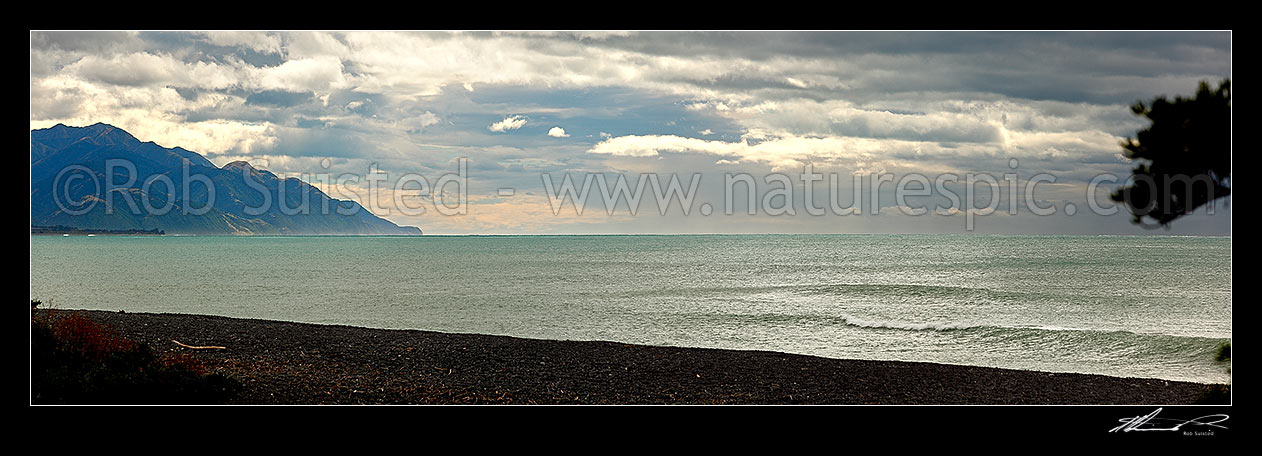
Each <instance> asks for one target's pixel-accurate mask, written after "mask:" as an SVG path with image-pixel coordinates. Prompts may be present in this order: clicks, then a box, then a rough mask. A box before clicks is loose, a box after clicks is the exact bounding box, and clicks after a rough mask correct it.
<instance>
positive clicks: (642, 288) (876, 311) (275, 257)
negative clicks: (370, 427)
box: [30, 235, 1232, 383]
mask: <svg viewBox="0 0 1262 456" xmlns="http://www.w3.org/2000/svg"><path fill="white" fill-rule="evenodd" d="M30 291H31V298H32V299H37V300H40V301H42V302H44V303H45V305H46V306H52V307H55V308H61V309H96V310H109V311H127V312H170V313H189V314H206V315H220V316H228V317H242V318H259V319H269V320H285V321H296V322H307V323H324V324H340V325H353V326H364V327H371V328H392V329H422V330H431V331H443V332H458V333H480V334H498V335H508V336H517V337H526V338H541V339H559V340H604V341H617V342H624V343H634V344H649V345H665V346H681V347H709V348H725V349H748V350H767V351H776V352H786V353H798V354H807V355H816V356H823V357H830V358H849V359H869V360H899V361H920V362H933V363H946V364H962V365H973V366H989V367H1000V368H1010V369H1024V370H1038V371H1049V372H1075V373H1089V374H1102V375H1110V376H1119V377H1143V378H1156V379H1165V380H1183V381H1194V382H1207V383H1208V382H1213V383H1227V382H1230V365H1229V364H1228V363H1224V362H1220V361H1217V360H1216V355H1217V353H1218V348H1219V346H1220V345H1222V344H1224V343H1226V342H1228V341H1230V339H1231V334H1232V333H1231V327H1232V326H1231V315H1232V307H1231V238H1230V237H1196V236H1191V237H1188V236H1155V235H1149V236H990V235H663V236H649V235H591V236H588V235H567V236H433V235H426V236H381V237H360V236H294V237H284V236H252V237H251V236H222V237H221V236H91V237H90V236H68V237H66V236H60V235H58V236H31V283H30Z"/></svg>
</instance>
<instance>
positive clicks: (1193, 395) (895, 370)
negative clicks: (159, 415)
mask: <svg viewBox="0 0 1262 456" xmlns="http://www.w3.org/2000/svg"><path fill="white" fill-rule="evenodd" d="M60 312H84V313H85V315H88V316H90V317H91V318H93V319H95V320H97V321H100V322H102V323H105V324H108V325H110V326H113V327H114V328H116V329H118V330H119V331H120V332H121V333H122V334H124V335H126V336H128V337H130V338H133V339H135V340H139V341H145V342H148V343H149V345H151V346H152V347H154V348H155V350H157V351H158V352H177V351H185V352H190V353H192V354H193V355H194V356H196V357H197V358H199V359H200V360H202V361H203V362H204V363H205V365H206V366H207V368H208V369H209V370H210V371H212V372H220V373H224V374H227V375H229V376H231V377H234V378H236V379H238V380H240V381H241V383H242V384H243V386H244V388H243V391H242V393H241V394H240V395H239V396H238V397H237V398H235V399H234V400H233V403H240V404H1191V403H1194V402H1196V401H1197V400H1198V398H1200V397H1201V396H1202V394H1204V392H1205V391H1206V389H1207V387H1208V385H1205V384H1199V383H1189V382H1175V381H1165V380H1156V379H1136V378H1119V377H1108V376H1102V375H1088V374H1065V373H1046V372H1033V371H1021V370H1009V369H996V368H987V367H971V366H955V365H944V364H932V363H912V362H898V361H865V360H844V359H831V358H821V357H815V356H806V355H793V354H785V353H776V352H767V351H744V350H720V349H704V348H676V347H656V346H644V345H632V344H623V343H617V342H583V341H555V340H539V339H522V338H516V337H507V336H490V335H480V334H450V333H439V332H432V331H418V330H386V329H370V328H360V327H352V326H339V325H316V324H306V323H290V322H281V321H269V320H251V319H239V318H227V317H216V316H207V315H187V314H149V313H119V312H106V311H77V310H61V311H60ZM173 340H178V341H179V342H181V343H183V344H186V345H191V346H223V347H226V349H222V350H219V349H203V350H190V349H188V348H183V347H180V346H179V345H177V344H176V343H175V342H173Z"/></svg>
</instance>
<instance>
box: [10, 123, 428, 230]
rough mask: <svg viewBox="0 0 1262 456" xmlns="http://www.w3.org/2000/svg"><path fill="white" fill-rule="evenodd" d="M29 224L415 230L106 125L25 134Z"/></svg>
mask: <svg viewBox="0 0 1262 456" xmlns="http://www.w3.org/2000/svg"><path fill="white" fill-rule="evenodd" d="M107 173H109V175H108V178H109V180H107ZM133 178H134V182H131V183H128V181H129V179H133ZM150 181H152V182H150ZM111 182H112V183H113V190H114V191H113V192H111V193H110V194H109V195H106V194H105V191H106V189H107V188H110V187H111V186H110V183H111ZM208 185H210V186H213V187H214V191H213V194H212V192H211V191H210V190H208ZM59 192H60V193H59ZM107 200H109V201H111V202H112V209H113V210H112V211H110V210H107V209H108V208H109V207H108V206H109V205H107V204H106V202H107ZM31 224H32V225H42V226H54V225H60V226H66V227H74V228H81V229H93V230H161V231H164V232H166V233H171V234H177V233H178V234H400V235H408V234H411V235H416V234H421V230H420V229H419V228H416V227H411V226H399V225H396V224H394V223H392V222H390V221H388V220H385V219H382V218H380V217H377V216H376V215H374V214H372V213H371V212H369V211H368V210H367V209H365V208H364V207H362V206H360V205H359V203H356V202H354V201H350V200H338V199H334V198H331V197H329V196H328V195H326V194H324V192H322V191H320V190H319V189H317V188H315V187H313V186H311V185H310V184H308V183H306V182H303V181H302V180H301V179H297V178H292V177H290V178H280V177H278V176H276V175H275V174H273V173H271V172H269V171H266V170H260V169H256V168H254V167H253V166H251V165H250V164H249V163H246V162H243V161H236V162H232V163H228V164H226V165H224V166H223V167H222V168H220V167H216V166H215V165H214V164H213V163H211V162H210V160H207V159H206V158H205V157H203V156H201V155H200V154H198V153H196V152H192V151H189V150H186V149H183V148H180V147H174V148H165V147H162V146H159V145H157V144H154V143H153V142H141V141H140V140H139V139H136V138H135V137H134V136H132V135H131V134H130V133H127V132H126V131H124V130H122V129H120V128H118V127H114V126H112V125H108V124H104V123H97V124H94V125H91V126H87V127H69V126H66V125H62V124H58V125H56V126H53V127H51V128H45V129H39V130H31Z"/></svg>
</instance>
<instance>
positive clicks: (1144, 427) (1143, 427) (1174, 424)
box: [1109, 408, 1229, 432]
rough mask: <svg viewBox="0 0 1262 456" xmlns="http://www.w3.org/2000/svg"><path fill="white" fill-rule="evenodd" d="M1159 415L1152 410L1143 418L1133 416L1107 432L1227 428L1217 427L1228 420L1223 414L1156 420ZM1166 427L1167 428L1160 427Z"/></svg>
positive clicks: (1121, 420) (1122, 420) (1158, 412)
mask: <svg viewBox="0 0 1262 456" xmlns="http://www.w3.org/2000/svg"><path fill="white" fill-rule="evenodd" d="M1160 413H1161V409H1160V408H1158V409H1157V410H1153V411H1152V413H1149V414H1147V415H1143V416H1134V417H1130V418H1122V419H1119V420H1117V421H1118V422H1120V423H1122V424H1121V425H1120V426H1118V427H1115V428H1113V429H1110V430H1109V432H1119V431H1120V432H1131V431H1179V430H1181V429H1182V428H1183V427H1184V426H1189V425H1192V426H1208V427H1214V428H1219V429H1227V426H1222V425H1219V424H1218V423H1221V422H1223V421H1227V418H1229V417H1228V416H1227V415H1224V414H1221V413H1219V414H1214V415H1205V416H1202V417H1199V418H1193V419H1190V420H1180V419H1174V418H1157V415H1158V414H1160ZM1161 426H1167V427H1161Z"/></svg>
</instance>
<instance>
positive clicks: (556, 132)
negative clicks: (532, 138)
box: [548, 127, 570, 138]
mask: <svg viewBox="0 0 1262 456" xmlns="http://www.w3.org/2000/svg"><path fill="white" fill-rule="evenodd" d="M548 136H551V137H553V138H569V137H570V135H568V134H566V133H565V129H564V128H561V127H552V129H551V130H548Z"/></svg>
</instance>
